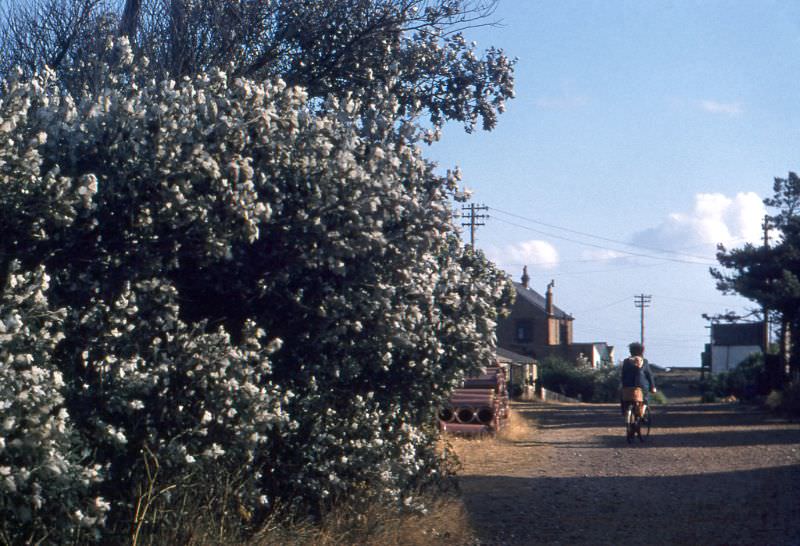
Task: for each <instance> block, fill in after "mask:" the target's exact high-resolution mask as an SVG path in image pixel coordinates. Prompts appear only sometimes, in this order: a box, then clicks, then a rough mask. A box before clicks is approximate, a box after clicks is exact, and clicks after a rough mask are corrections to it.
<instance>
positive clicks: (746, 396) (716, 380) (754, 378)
mask: <svg viewBox="0 0 800 546" xmlns="http://www.w3.org/2000/svg"><path fill="white" fill-rule="evenodd" d="M767 387H768V378H767V373H766V370H765V368H764V355H763V354H761V353H754V354H752V355H750V356H748V357H747V358H746V359H745V360H744V361H742V362H741V363H740V364H739V365H738V366H737V367H736V368H734V369H733V370H730V371H728V372H723V373H718V374H716V375H714V376H713V377H712V379H711V383H710V385H709V387H708V388H709V389H710V390H712V391H713V393H714V395H715V396H716V397H719V398H724V397H727V396H731V395H733V396H735V397H736V398H738V399H740V400H752V399H753V398H755V397H756V396H758V395H759V394H760V393H762V392H765V391H766V389H767Z"/></svg>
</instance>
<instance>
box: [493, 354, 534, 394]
mask: <svg viewBox="0 0 800 546" xmlns="http://www.w3.org/2000/svg"><path fill="white" fill-rule="evenodd" d="M495 358H496V360H497V364H498V365H500V367H502V368H505V370H506V377H507V382H508V387H509V392H510V394H511V396H520V397H522V398H532V397H533V392H534V387H535V385H536V380H537V379H538V369H537V367H536V361H535V360H534V359H533V358H531V357H529V356H525V355H521V354H518V353H515V352H512V351H509V350H507V349H503V348H501V347H498V348H497V350H496V352H495Z"/></svg>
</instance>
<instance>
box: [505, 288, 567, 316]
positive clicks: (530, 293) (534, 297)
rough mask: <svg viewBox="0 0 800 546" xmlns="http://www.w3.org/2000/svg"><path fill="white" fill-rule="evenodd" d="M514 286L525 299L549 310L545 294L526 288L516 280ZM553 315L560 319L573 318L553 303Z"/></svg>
mask: <svg viewBox="0 0 800 546" xmlns="http://www.w3.org/2000/svg"><path fill="white" fill-rule="evenodd" d="M514 288H516V290H517V296H518V297H520V298H523V299H524V300H525V301H527V302H529V303H531V304H532V305H535V306H536V307H538V308H539V309H541V310H542V311H547V300H546V299H545V297H544V296H542V295H541V294H539V293H538V292H537V291H536V290H532V289H530V288H525V287H524V286H523V285H522V283H518V282H515V283H514ZM553 315H554V316H555V317H556V318H560V319H569V320H573V319H572V316H571V315H569V314H567V313H566V312H564V311H562V310H561V309H559V308H558V307H557V306H555V305H553Z"/></svg>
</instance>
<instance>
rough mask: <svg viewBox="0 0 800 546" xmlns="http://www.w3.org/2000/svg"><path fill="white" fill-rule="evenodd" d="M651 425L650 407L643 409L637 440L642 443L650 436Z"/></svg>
mask: <svg viewBox="0 0 800 546" xmlns="http://www.w3.org/2000/svg"><path fill="white" fill-rule="evenodd" d="M652 424H653V417H652V415H651V413H650V406H645V407H644V414H643V415H642V418H641V420H640V423H639V440H641V441H642V442H644V439H645V438H647V437H648V436H650V427H651V426H652Z"/></svg>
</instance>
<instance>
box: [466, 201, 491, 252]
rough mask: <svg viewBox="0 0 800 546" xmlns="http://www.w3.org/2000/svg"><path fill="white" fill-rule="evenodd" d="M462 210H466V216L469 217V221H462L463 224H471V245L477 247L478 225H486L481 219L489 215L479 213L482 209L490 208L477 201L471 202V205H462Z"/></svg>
mask: <svg viewBox="0 0 800 546" xmlns="http://www.w3.org/2000/svg"><path fill="white" fill-rule="evenodd" d="M461 210H462V211H465V212H466V214H465V216H466V217H467V218H468V219H469V222H461V225H462V226H469V245H470V246H471V247H472V248H475V228H476V227H478V226H485V225H486V224H484V223H483V222H480V220H484V219H486V218H488V217H489V215H488V214H478V213H479V212H482V211H487V210H489V207H487V206H486V205H476V204H475V203H470V204H469V205H462V206H461Z"/></svg>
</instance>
